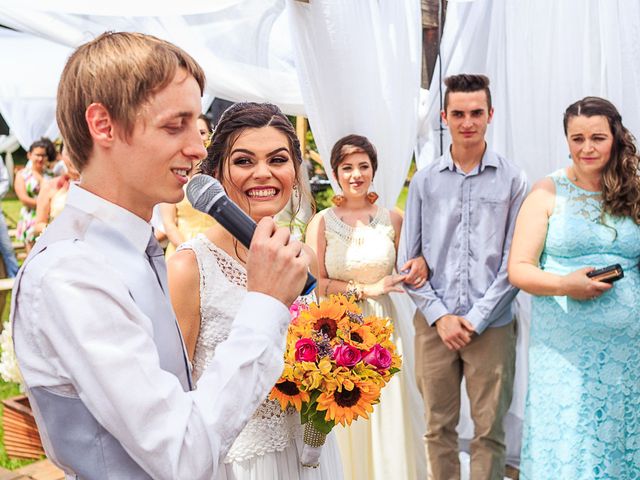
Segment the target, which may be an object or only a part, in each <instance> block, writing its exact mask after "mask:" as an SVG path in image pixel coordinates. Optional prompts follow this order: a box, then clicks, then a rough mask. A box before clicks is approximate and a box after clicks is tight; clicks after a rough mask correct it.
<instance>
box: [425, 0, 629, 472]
mask: <svg viewBox="0 0 640 480" xmlns="http://www.w3.org/2000/svg"><path fill="white" fill-rule="evenodd" d="M441 54H442V56H441V62H442V72H443V78H444V77H446V76H448V75H452V74H455V73H461V72H469V73H484V74H486V75H488V76H489V78H490V79H491V92H492V97H493V104H494V107H495V110H496V111H495V115H494V119H493V122H492V125H491V126H490V128H489V130H488V134H487V139H488V143H489V146H490V148H492V149H493V150H496V151H498V152H499V153H502V154H504V155H506V156H507V157H508V158H509V159H511V160H512V161H514V162H515V163H516V164H518V165H519V166H521V167H522V168H523V169H524V170H525V171H526V172H527V174H528V177H529V179H530V181H532V182H533V181H536V180H537V179H539V178H541V177H543V176H544V175H547V174H548V173H550V172H552V171H554V170H556V169H558V168H560V167H562V166H565V165H567V164H569V163H570V160H569V159H568V158H567V157H568V148H567V145H566V141H565V139H564V133H563V130H562V114H563V112H564V109H565V108H566V107H567V106H568V105H569V104H570V103H572V102H574V101H576V100H578V99H580V98H582V97H584V96H587V95H597V96H602V97H605V98H608V99H609V100H611V101H612V102H613V103H614V104H615V105H616V106H617V107H618V108H619V110H620V112H621V114H622V117H623V121H624V123H625V125H626V126H627V127H629V128H630V130H631V131H632V132H634V133H635V134H636V135H638V134H640V3H638V2H628V1H624V0H618V1H611V0H566V1H563V2H557V1H555V0H521V1H519V2H508V1H506V0H475V1H471V2H459V1H450V2H449V5H448V9H447V17H446V24H445V28H444V35H443V39H442V49H441ZM435 70H436V72H437V71H438V67H437V66H436V69H435ZM443 88H444V87H443ZM439 89H440V81H439V78H438V77H437V76H436V77H434V79H433V81H432V83H431V88H430V94H429V97H428V99H427V102H426V106H427V114H426V117H425V119H424V121H423V123H422V124H421V126H420V130H419V140H418V167H423V166H425V165H427V164H428V163H429V162H431V161H432V160H433V159H434V158H437V157H438V156H439V154H440V145H439V144H440V132H439V110H440V96H439ZM443 137H444V138H443V147H444V148H445V149H446V148H448V146H449V138H448V133H447V132H446V130H445V131H444V132H443ZM521 296H522V294H521ZM528 301H529V299H528V298H527V297H523V298H520V297H519V298H518V310H519V315H518V317H519V322H520V325H519V327H520V328H519V331H520V339H519V343H518V359H517V362H518V363H517V374H516V387H515V395H514V400H513V404H512V406H511V409H510V412H509V418H508V419H507V424H508V431H507V437H508V438H512V439H513V440H514V441H512V442H508V443H509V451H508V456H509V459H510V463H514V464H517V463H518V458H519V449H520V435H519V433H520V430H519V429H520V428H521V425H520V422H521V419H522V418H523V414H524V399H525V391H526V375H527V368H526V356H527V355H526V351H527V350H526V348H527V344H528V330H529V328H528V326H529V322H530V309H529V307H528V303H529V302H528ZM460 427H461V432H462V436H463V437H465V438H469V437H470V436H471V435H472V433H473V430H472V428H471V426H470V424H469V419H468V417H467V418H466V420H465V419H463V421H462V422H461V426H460Z"/></svg>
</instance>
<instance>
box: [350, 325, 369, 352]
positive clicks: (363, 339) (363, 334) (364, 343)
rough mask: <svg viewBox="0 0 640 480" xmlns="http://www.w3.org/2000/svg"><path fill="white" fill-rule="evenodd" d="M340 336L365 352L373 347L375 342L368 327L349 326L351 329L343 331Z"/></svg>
mask: <svg viewBox="0 0 640 480" xmlns="http://www.w3.org/2000/svg"><path fill="white" fill-rule="evenodd" d="M342 336H343V337H344V339H345V340H346V341H347V342H348V343H350V344H351V345H353V346H355V347H358V348H359V349H360V350H365V351H367V350H369V349H370V348H371V347H373V346H374V345H375V344H376V341H377V339H376V336H375V335H374V334H373V333H372V332H371V327H369V326H368V325H358V324H355V325H354V324H351V329H350V330H347V331H345V332H344V333H343V335H342Z"/></svg>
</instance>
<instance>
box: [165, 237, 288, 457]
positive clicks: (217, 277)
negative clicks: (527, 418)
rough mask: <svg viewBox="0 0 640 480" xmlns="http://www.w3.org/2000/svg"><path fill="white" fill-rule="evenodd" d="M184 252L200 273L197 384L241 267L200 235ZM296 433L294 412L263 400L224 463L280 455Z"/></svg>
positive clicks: (238, 285)
mask: <svg viewBox="0 0 640 480" xmlns="http://www.w3.org/2000/svg"><path fill="white" fill-rule="evenodd" d="M185 248H186V249H191V250H193V251H194V253H195V255H196V259H197V261H198V268H199V270H200V332H199V334H198V339H197V341H196V348H195V353H194V358H193V379H194V381H195V382H197V380H198V379H199V378H200V376H201V375H202V373H203V371H204V369H205V368H206V367H207V365H208V364H209V362H210V360H211V358H212V357H213V355H214V354H215V351H216V347H217V346H218V345H219V344H220V343H221V342H223V341H225V340H226V339H227V338H228V336H229V332H230V330H231V324H232V323H233V320H234V318H235V315H236V312H237V311H238V309H239V308H240V304H241V303H242V300H243V299H244V296H245V294H246V283H247V274H246V270H245V269H244V267H243V266H242V265H240V264H239V263H238V262H237V261H236V260H235V259H233V258H232V257H230V256H229V255H228V254H227V253H226V252H225V251H224V250H222V249H220V248H218V247H217V246H216V245H214V244H213V243H212V242H211V241H210V240H209V239H208V238H207V237H206V236H205V235H203V234H200V235H198V236H197V237H196V238H194V239H193V240H190V241H188V242H186V243H184V244H183V245H181V246H180V248H179V249H178V250H183V249H185ZM256 321H259V319H256ZM299 429H300V421H299V418H298V415H297V414H296V412H295V410H289V411H287V412H283V411H282V409H281V408H280V405H279V404H278V403H277V402H274V401H271V400H267V399H265V401H264V402H262V404H260V406H259V407H258V409H257V410H256V412H255V413H254V414H253V416H252V417H251V420H249V423H247V425H246V426H245V428H244V429H243V430H242V432H241V433H240V435H239V436H238V438H237V439H236V440H235V442H234V443H233V445H232V446H231V449H230V450H229V453H228V454H227V457H226V459H225V463H229V462H234V461H242V460H246V459H248V458H252V457H254V456H257V455H264V454H265V453H269V452H277V451H282V450H284V449H285V448H286V447H287V446H288V445H289V443H290V442H291V441H292V440H293V438H294V436H295V435H297V433H298V430H299Z"/></svg>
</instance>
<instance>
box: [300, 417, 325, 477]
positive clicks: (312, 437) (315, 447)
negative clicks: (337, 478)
mask: <svg viewBox="0 0 640 480" xmlns="http://www.w3.org/2000/svg"><path fill="white" fill-rule="evenodd" d="M326 439H327V435H326V434H324V433H322V432H321V431H319V430H318V429H317V428H316V427H315V426H314V425H313V422H307V423H305V424H304V436H303V442H304V445H303V446H302V454H301V455H300V462H301V463H302V466H303V467H312V468H316V467H318V466H319V465H320V454H321V453H322V446H323V445H324V442H325V440H326Z"/></svg>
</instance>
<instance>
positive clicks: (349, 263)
mask: <svg viewBox="0 0 640 480" xmlns="http://www.w3.org/2000/svg"><path fill="white" fill-rule="evenodd" d="M323 215H324V222H325V237H326V241H327V246H326V249H325V256H324V257H325V258H324V261H325V267H326V269H327V274H328V275H329V278H333V279H336V280H342V281H345V282H348V281H349V280H354V281H356V282H361V283H375V282H377V281H378V280H380V279H381V278H383V277H385V276H386V275H389V274H391V273H392V272H393V267H394V265H395V261H396V249H395V243H394V239H395V232H394V229H393V225H391V217H390V215H389V210H387V209H386V208H382V207H379V208H378V211H377V212H376V215H375V217H374V218H373V219H372V220H371V223H369V224H368V225H362V226H357V227H352V226H350V225H347V224H346V223H344V222H343V221H342V220H340V218H338V216H337V215H336V213H335V211H334V210H333V209H332V208H331V209H327V210H325V211H324V212H323Z"/></svg>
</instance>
